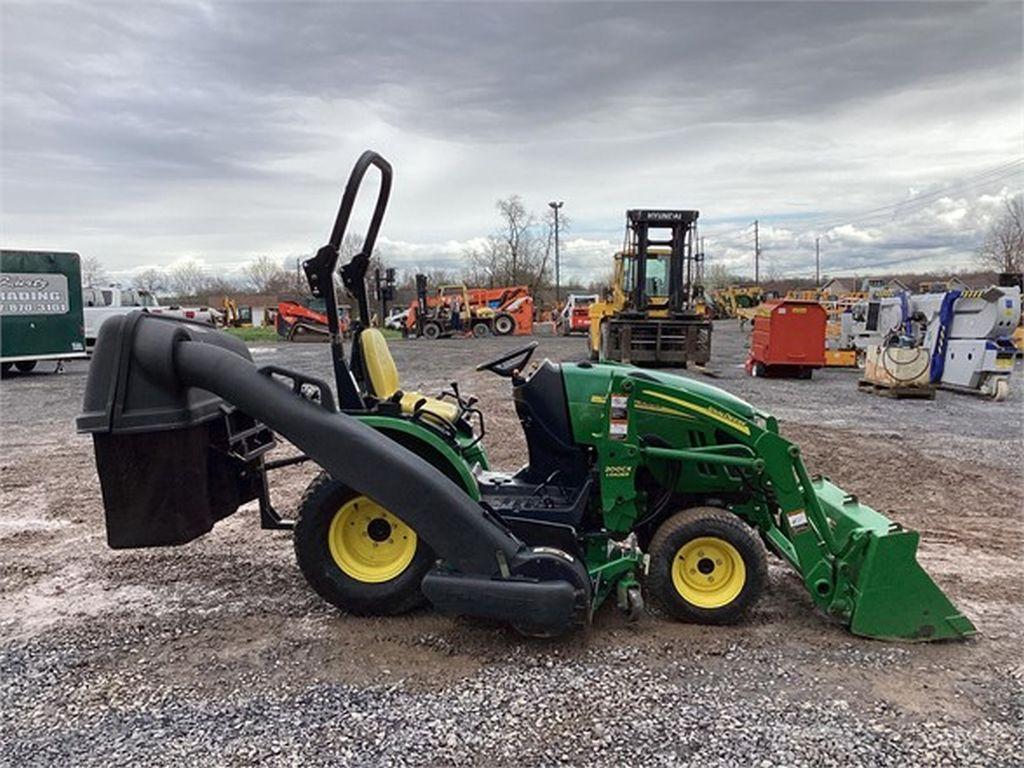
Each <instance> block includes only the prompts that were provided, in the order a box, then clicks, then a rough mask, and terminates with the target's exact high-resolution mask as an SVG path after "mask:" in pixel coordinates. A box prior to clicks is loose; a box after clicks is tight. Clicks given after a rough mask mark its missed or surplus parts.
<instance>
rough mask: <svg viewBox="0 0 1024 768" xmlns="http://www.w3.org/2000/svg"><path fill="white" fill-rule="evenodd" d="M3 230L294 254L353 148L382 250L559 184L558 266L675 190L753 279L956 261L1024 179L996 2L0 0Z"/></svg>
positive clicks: (147, 246) (115, 267) (400, 252)
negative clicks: (568, 223)
mask: <svg viewBox="0 0 1024 768" xmlns="http://www.w3.org/2000/svg"><path fill="white" fill-rule="evenodd" d="M0 22H2V30H0V35H2V38H0V48H2V95H0V106H2V113H0V120H2V144H0V151H2V156H0V176H2V187H0V192H2V198H0V211H2V217H3V221H2V234H0V240H2V244H3V245H4V247H29V248H46V249H69V250H75V251H78V252H80V253H82V254H83V255H87V256H96V257H99V258H100V259H102V261H103V262H104V263H105V264H106V266H107V267H108V269H110V270H111V271H112V272H114V273H121V274H127V273H129V272H130V271H131V270H133V269H139V268H143V267H146V266H152V265H164V266H166V265H168V264H172V263H174V262H175V261H178V260H182V259H185V258H189V257H193V258H198V259H200V260H201V261H202V262H203V263H204V264H205V265H206V267H207V269H209V270H211V271H216V272H218V273H224V274H231V273H233V272H234V271H237V270H238V269H239V267H240V265H241V264H243V263H244V262H246V261H247V260H249V259H251V258H252V257H253V256H255V255H259V254H271V255H273V256H274V257H275V258H280V259H282V260H284V259H286V258H288V257H291V258H292V259H294V257H295V255H297V254H304V253H309V252H311V251H312V250H314V249H315V248H316V247H317V246H318V245H320V244H321V243H322V242H323V240H324V238H325V237H326V236H327V234H328V231H329V229H330V224H331V219H332V216H333V214H334V212H335V209H336V206H337V202H338V197H339V194H340V186H341V184H342V183H343V180H344V178H345V177H346V175H347V173H348V170H349V168H350V167H351V164H352V162H353V161H354V160H355V158H356V157H357V156H358V154H359V153H360V152H361V151H362V150H363V149H365V148H368V147H369V148H374V149H377V150H379V151H380V152H382V153H383V154H384V155H385V156H386V157H388V158H389V159H390V160H391V161H392V163H393V164H394V165H395V168H396V176H395V189H394V192H393V195H392V206H391V208H390V210H389V214H388V217H387V219H386V221H385V225H384V230H383V235H382V241H381V247H382V250H383V252H384V254H385V257H386V258H388V259H389V260H391V261H392V262H394V263H396V264H397V265H399V266H400V267H404V268H412V267H431V266H447V267H452V266H456V265H458V263H459V261H460V256H461V254H462V252H463V249H464V247H465V246H466V244H467V243H472V242H473V240H474V238H479V237H482V236H484V235H486V234H487V233H488V232H490V231H491V230H493V229H494V227H495V226H496V224H497V221H496V216H495V211H494V201H495V200H496V199H497V198H498V197H503V196H506V195H508V194H511V193H518V194H520V195H522V197H523V199H524V200H525V201H526V203H527V204H528V205H529V206H531V207H532V208H534V209H536V210H538V211H541V210H543V208H544V206H545V205H546V203H547V201H549V200H552V199H561V200H564V201H565V208H564V211H565V212H566V213H567V214H568V215H569V216H571V218H572V221H573V225H572V230H571V231H570V232H569V233H568V234H567V235H566V239H565V250H566V260H567V261H568V268H567V271H569V272H570V273H571V274H574V275H577V276H584V277H585V276H588V275H594V274H596V273H599V272H603V271H605V270H606V269H607V265H608V262H609V256H610V254H611V252H612V251H613V250H614V249H615V248H616V246H617V245H618V244H620V243H621V241H622V227H623V220H624V216H623V212H624V210H625V209H626V208H627V207H638V206H660V207H680V208H683V207H685V208H698V209H699V210H700V211H701V217H702V218H701V221H702V224H703V225H704V228H703V234H705V235H706V237H707V251H708V257H709V259H710V260H711V261H712V262H713V263H714V262H718V263H723V264H726V265H728V266H729V267H730V268H733V269H735V270H737V271H741V272H742V271H746V272H752V255H751V254H752V242H753V230H752V227H749V226H748V225H749V224H750V222H752V221H753V220H754V219H755V218H757V219H759V220H760V222H761V234H762V244H763V248H764V264H765V270H766V272H767V273H769V274H776V275H779V276H783V275H801V274H808V271H809V270H811V269H813V266H812V265H813V244H814V238H815V237H816V236H820V237H821V238H822V253H823V266H824V269H825V271H828V272H830V273H835V274H850V273H852V272H853V271H854V270H858V269H859V270H861V271H862V272H863V271H866V270H868V269H870V268H872V267H874V268H873V269H872V270H871V271H885V270H887V269H889V270H895V269H900V270H904V269H914V270H917V269H920V270H924V269H927V268H933V267H956V266H958V265H964V264H969V263H970V260H971V258H972V257H971V254H972V251H973V249H974V248H975V247H976V246H977V244H978V242H979V240H980V238H981V235H982V233H983V231H984V229H985V227H986V226H987V224H988V222H989V221H990V220H991V217H992V216H993V215H995V214H996V213H997V212H998V211H999V209H1000V206H1001V200H1002V199H1003V198H1004V197H1005V196H1006V195H1008V194H1013V193H1015V192H1018V191H1020V190H1021V189H1022V187H1024V165H1022V162H1021V158H1022V156H1024V145H1022V141H1024V139H1022V136H1024V124H1022V42H1021V29H1022V12H1021V5H1020V4H1019V3H1017V2H1008V3H962V4H960V3H922V2H917V3H906V4H902V3H864V4H861V3H810V2H799V3H775V2H757V3H725V2H716V3H708V4H703V3H677V4H652V5H647V4H639V3H636V4H633V3H630V4H627V3H613V4H583V3H572V4H570V3H560V4H554V3H552V4H541V3H533V4H520V3H514V4H481V3H477V4H468V5H466V4H427V3H416V4H381V3H378V4H374V5H355V4H338V3H320V4H304V3H285V2H280V3H253V2H240V3H239V2H236V3H213V2H205V3H175V4H159V3H152V2H147V3H124V4H116V3H96V2H92V3H83V4H57V3H47V2H34V3H15V2H8V0H2V2H0Z"/></svg>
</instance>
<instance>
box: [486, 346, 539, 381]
mask: <svg viewBox="0 0 1024 768" xmlns="http://www.w3.org/2000/svg"><path fill="white" fill-rule="evenodd" d="M535 349H537V342H536V341H531V342H530V343H529V344H527V345H526V346H525V347H520V348H519V349H516V350H513V351H511V352H509V353H508V354H507V355H502V356H501V357H498V358H495V359H494V360H491V361H490V362H487V363H480V365H478V366H477V367H476V370H478V371H490V372H491V373H496V374H498V375H499V376H502V377H504V378H506V379H511V378H512V377H513V376H514V375H515V372H516V371H521V370H522V369H523V368H524V367H526V364H527V363H528V362H530V358H531V357H533V351H534V350H535Z"/></svg>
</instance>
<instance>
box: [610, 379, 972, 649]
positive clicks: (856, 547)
mask: <svg viewBox="0 0 1024 768" xmlns="http://www.w3.org/2000/svg"><path fill="white" fill-rule="evenodd" d="M620 370H621V373H617V374H616V375H614V376H613V377H612V379H611V383H610V386H609V390H608V393H607V396H606V398H605V400H606V404H605V407H607V408H608V418H607V421H608V423H609V424H613V423H615V422H616V421H618V422H619V423H620V425H621V424H622V413H621V409H620V412H619V413H615V412H614V408H615V406H616V404H618V405H619V406H621V403H622V400H621V398H622V397H625V398H626V402H627V410H626V414H627V415H626V422H627V424H628V426H626V427H622V426H620V427H619V430H620V431H621V430H623V429H626V435H625V439H622V436H621V435H620V436H619V439H615V436H613V435H612V434H610V430H609V432H608V433H606V434H605V435H603V436H601V437H600V438H598V439H597V441H596V447H597V449H598V453H599V455H600V456H601V459H602V464H603V465H604V466H605V468H606V471H604V472H602V497H603V499H605V502H604V503H605V513H606V516H607V517H608V518H609V519H611V520H612V521H615V520H616V519H617V518H616V516H615V513H616V507H617V506H619V507H621V516H620V518H619V519H621V520H622V525H624V526H625V525H628V524H629V523H631V522H632V520H631V519H629V518H631V517H633V516H634V515H635V514H636V513H635V512H633V511H632V509H631V505H633V504H634V503H635V497H636V490H635V483H634V481H633V475H632V473H631V472H627V471H626V470H625V469H623V467H630V468H631V469H632V470H635V469H636V468H638V467H639V466H641V465H645V466H648V467H649V468H651V469H652V470H654V471H656V472H657V471H658V470H659V468H660V469H661V472H660V474H661V476H663V477H667V476H673V475H672V473H671V472H668V471H666V470H665V468H666V467H670V466H673V465H674V466H676V467H682V468H683V470H682V471H679V472H678V473H676V474H675V475H674V476H675V477H677V478H678V480H677V482H678V486H677V488H676V490H677V492H680V493H692V492H693V491H694V489H700V490H701V491H702V492H704V493H706V494H707V495H708V496H709V497H713V496H715V495H716V492H719V493H721V494H733V498H734V497H735V496H734V495H735V494H736V493H737V492H738V491H739V490H741V489H747V491H746V494H745V496H746V500H745V501H740V502H735V503H733V504H732V505H731V508H732V509H733V511H734V512H735V513H736V514H737V515H739V516H740V517H742V518H743V519H744V520H746V521H747V522H748V523H749V524H750V525H752V526H754V527H756V528H757V530H758V531H759V533H760V535H761V537H762V539H763V541H764V542H765V544H766V546H767V547H768V548H769V549H770V550H771V551H773V552H774V553H775V554H777V555H778V556H779V557H781V558H782V559H783V560H785V561H786V562H787V563H789V564H790V565H791V566H792V567H793V568H794V569H795V570H796V572H797V573H798V574H799V575H800V578H801V580H802V581H803V582H804V585H805V586H806V588H807V591H808V592H809V593H810V595H811V598H812V600H813V601H814V603H815V604H816V605H818V606H819V607H820V608H822V609H824V610H826V611H828V612H829V613H830V614H832V615H834V616H836V617H837V618H839V619H840V620H842V621H844V622H845V623H847V624H848V625H849V626H850V629H851V630H852V631H853V632H854V633H856V634H860V635H865V636H869V637H876V638H892V639H900V640H936V639H944V638H957V637H964V636H968V635H971V634H974V633H975V631H976V630H975V628H974V626H973V625H972V624H971V622H970V621H969V620H968V619H967V618H966V617H965V616H963V614H961V613H960V612H959V611H958V610H957V609H956V607H955V606H953V604H952V603H951V602H950V600H949V599H948V598H947V597H946V595H945V594H944V593H943V592H942V591H941V590H940V589H939V587H938V586H936V584H935V583H934V582H933V581H932V579H931V578H930V577H929V576H928V575H927V573H925V571H924V570H923V569H922V568H921V567H920V565H919V564H918V563H917V560H916V552H917V545H918V541H919V538H920V536H919V534H918V533H917V532H916V531H910V530H906V529H904V528H903V527H902V526H900V525H899V524H898V523H894V522H892V521H891V520H889V518H887V517H886V516H885V515H882V514H881V513H879V512H878V511H876V510H874V509H872V508H871V507H869V506H867V505H865V504H862V503H860V501H859V500H858V499H857V498H856V497H855V496H853V495H852V494H848V493H846V492H845V491H843V490H842V489H841V488H839V487H838V486H836V485H834V484H833V483H831V482H830V481H829V480H828V479H827V478H821V477H817V478H812V477H811V476H810V474H809V473H808V471H807V468H806V467H805V466H804V463H803V460H802V458H801V454H800V449H799V448H798V447H797V446H796V445H794V444H792V443H791V442H789V441H788V440H786V439H785V438H783V437H782V436H781V435H780V434H779V429H778V423H777V422H776V420H775V418H774V417H772V416H770V415H768V414H765V413H762V412H759V411H756V410H754V409H753V408H751V407H750V406H749V405H748V404H747V403H744V402H743V401H741V400H739V399H738V398H735V397H732V396H731V395H728V394H727V393H725V392H723V391H722V390H719V389H717V388H715V387H710V386H708V385H705V384H702V383H700V382H696V381H692V380H689V379H681V378H679V377H668V376H662V377H655V376H653V375H650V374H648V373H647V372H637V371H635V369H629V368H625V367H623V368H622V369H620ZM668 380H671V383H668ZM616 397H618V398H619V399H618V400H617V401H616ZM616 417H618V419H617V418H616ZM608 467H612V468H614V469H615V471H614V472H609V471H607V468H608Z"/></svg>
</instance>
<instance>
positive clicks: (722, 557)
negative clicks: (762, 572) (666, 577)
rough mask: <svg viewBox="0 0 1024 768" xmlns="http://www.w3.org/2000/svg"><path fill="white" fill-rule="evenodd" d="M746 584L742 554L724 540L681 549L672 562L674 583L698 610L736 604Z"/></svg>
mask: <svg viewBox="0 0 1024 768" xmlns="http://www.w3.org/2000/svg"><path fill="white" fill-rule="evenodd" d="M746 581H747V568H746V566H745V565H744V564H743V558H742V557H741V556H740V553H739V551H737V549H736V547H734V546H733V545H732V544H730V543H729V542H727V541H725V540H724V539H719V538H716V537H714V536H701V537H700V538H697V539H691V540H690V541H688V542H686V543H685V544H683V546H681V547H680V548H679V550H678V551H677V552H676V554H675V557H674V558H673V560H672V583H673V584H674V585H675V588H676V591H677V592H678V593H679V594H680V596H681V597H682V598H683V599H684V600H686V602H688V603H690V604H691V605H695V606H697V607H698V608H721V607H723V606H726V605H728V604H729V603H731V602H732V601H733V600H735V599H736V598H737V597H738V596H739V594H740V592H741V591H742V590H743V585H744V584H745V583H746Z"/></svg>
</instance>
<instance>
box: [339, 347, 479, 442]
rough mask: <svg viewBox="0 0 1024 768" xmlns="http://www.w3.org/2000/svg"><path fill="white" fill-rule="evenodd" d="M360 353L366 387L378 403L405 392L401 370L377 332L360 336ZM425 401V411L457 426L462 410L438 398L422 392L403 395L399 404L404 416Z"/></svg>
mask: <svg viewBox="0 0 1024 768" xmlns="http://www.w3.org/2000/svg"><path fill="white" fill-rule="evenodd" d="M359 351H360V352H361V353H362V357H363V370H364V371H366V383H367V386H369V388H370V394H371V395H373V396H374V397H376V398H377V399H378V400H390V399H391V397H392V396H393V395H394V394H395V392H398V391H399V390H401V389H402V387H401V381H400V379H399V378H398V367H397V366H396V365H395V359H394V358H393V357H391V350H389V349H388V342H387V339H385V338H384V334H383V333H381V332H380V331H379V330H378V329H377V328H366V329H364V330H363V331H362V332H361V333H360V334H359ZM421 400H426V403H424V405H423V410H425V411H428V412H430V413H432V414H434V415H435V416H440V417H441V418H442V419H444V420H446V421H448V422H451V423H452V424H454V423H455V422H456V421H458V419H459V407H458V406H457V405H455V404H454V403H448V402H445V401H444V400H440V399H438V398H436V397H428V396H427V395H424V394H421V393H419V392H406V391H404V390H403V391H402V397H401V400H400V401H399V402H400V404H401V406H402V413H409V414H411V413H412V412H413V410H414V409H415V407H416V403H418V402H420V401H421Z"/></svg>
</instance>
